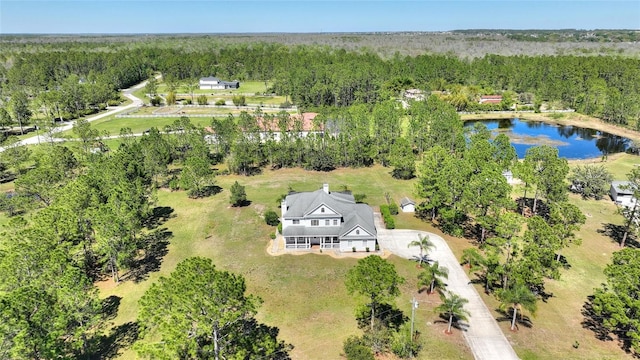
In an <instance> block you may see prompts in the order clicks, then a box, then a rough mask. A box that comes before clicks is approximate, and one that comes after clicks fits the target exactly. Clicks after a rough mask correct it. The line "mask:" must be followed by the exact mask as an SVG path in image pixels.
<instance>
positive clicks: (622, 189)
mask: <svg viewBox="0 0 640 360" xmlns="http://www.w3.org/2000/svg"><path fill="white" fill-rule="evenodd" d="M630 184H631V182H629V181H612V182H611V186H613V188H614V189H615V191H616V193H617V194H619V195H621V194H629V195H631V194H633V189H632V188H630V187H628V186H630Z"/></svg>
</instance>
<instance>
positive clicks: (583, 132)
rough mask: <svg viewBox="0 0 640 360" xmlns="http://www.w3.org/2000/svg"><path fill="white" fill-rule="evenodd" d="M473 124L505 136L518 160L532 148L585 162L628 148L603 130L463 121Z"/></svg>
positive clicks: (515, 121)
mask: <svg viewBox="0 0 640 360" xmlns="http://www.w3.org/2000/svg"><path fill="white" fill-rule="evenodd" d="M477 121H482V123H484V124H485V125H486V126H487V128H488V129H489V130H491V132H492V133H493V135H494V136H496V135H498V134H501V133H502V134H505V135H507V136H508V137H509V139H510V140H511V144H512V145H513V147H515V148H516V152H517V153H518V157H519V158H523V157H524V154H525V152H526V151H527V149H528V148H530V147H532V146H536V145H550V146H554V147H556V148H558V151H559V156H561V157H565V158H567V159H588V158H596V157H601V156H602V155H604V154H613V153H618V152H624V151H626V150H627V148H629V146H630V145H631V140H630V139H628V138H625V137H623V136H618V135H613V134H609V133H607V132H604V131H599V130H593V129H587V128H582V127H578V126H565V125H555V124H548V123H544V122H541V121H529V120H527V121H525V120H520V119H517V118H516V119H499V120H474V121H466V122H465V127H472V126H473V124H474V123H475V122H477Z"/></svg>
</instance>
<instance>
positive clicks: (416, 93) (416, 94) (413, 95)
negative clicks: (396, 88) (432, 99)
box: [404, 89, 424, 101]
mask: <svg viewBox="0 0 640 360" xmlns="http://www.w3.org/2000/svg"><path fill="white" fill-rule="evenodd" d="M404 97H405V98H406V99H413V100H418V101H419V100H424V93H423V92H422V90H420V89H407V90H405V91H404Z"/></svg>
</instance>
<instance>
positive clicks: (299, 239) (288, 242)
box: [284, 236, 340, 249]
mask: <svg viewBox="0 0 640 360" xmlns="http://www.w3.org/2000/svg"><path fill="white" fill-rule="evenodd" d="M314 246H319V247H320V249H339V248H340V240H338V237H337V236H285V237H284V247H285V249H311V248H312V247H314Z"/></svg>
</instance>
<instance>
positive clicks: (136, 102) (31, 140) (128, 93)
mask: <svg viewBox="0 0 640 360" xmlns="http://www.w3.org/2000/svg"><path fill="white" fill-rule="evenodd" d="M145 85H147V81H146V80H145V81H143V82H141V83H140V84H137V85H134V86H132V87H130V88H128V89H122V95H124V96H125V97H126V98H128V99H130V100H131V104H129V105H124V106H116V107H114V108H112V109H111V110H109V111H106V112H103V113H100V114H98V115H94V116H90V117H88V118H87V121H88V122H92V121H96V120H98V119H102V118H105V117H107V116H111V115H114V114H117V113H119V112H122V111H125V110H129V109H133V108H137V107H139V106H142V104H143V101H142V100H141V99H139V98H137V97H135V96H134V95H133V92H134V91H136V90H139V89H141V88H143V87H144V86H145ZM74 123H75V120H73V121H67V122H64V123H62V124H63V125H61V126H59V127H58V128H56V132H62V131H66V130H70V129H72V128H73V124H74ZM47 141H50V139H48V138H45V137H44V136H42V135H34V136H32V137H28V138H26V139H23V140H21V141H20V145H33V144H39V143H40V142H47ZM53 141H56V142H60V141H65V139H57V138H56V139H53ZM4 150H5V148H4V147H0V152H2V151H4Z"/></svg>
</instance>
